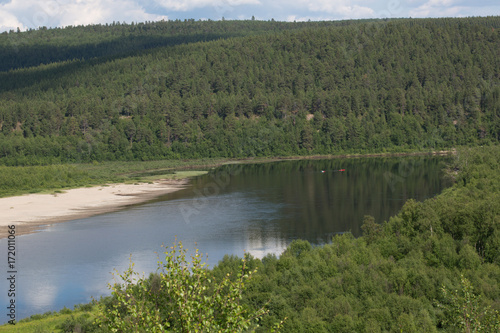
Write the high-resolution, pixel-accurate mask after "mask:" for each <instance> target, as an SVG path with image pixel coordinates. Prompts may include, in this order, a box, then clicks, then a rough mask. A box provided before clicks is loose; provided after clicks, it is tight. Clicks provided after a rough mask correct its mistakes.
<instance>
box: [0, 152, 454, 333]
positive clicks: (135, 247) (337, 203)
mask: <svg viewBox="0 0 500 333" xmlns="http://www.w3.org/2000/svg"><path fill="white" fill-rule="evenodd" d="M444 161H445V158H442V157H401V158H354V159H329V160H298V161H281V162H271V163H261V164H244V165H242V164H234V165H226V166H223V167H220V168H217V169H213V170H211V171H210V173H209V174H208V175H204V176H201V177H198V178H195V179H193V180H192V182H191V183H190V185H189V186H188V187H187V188H186V189H184V190H181V191H178V192H175V193H171V194H169V195H166V196H163V197H161V198H157V199H155V200H153V201H151V202H148V203H146V204H141V205H135V206H131V207H128V208H126V209H123V210H121V211H118V212H114V213H109V214H103V215H99V216H94V217H90V218H85V219H79V220H74V221H70V222H66V223H58V224H54V225H51V226H49V227H47V228H44V229H43V230H40V232H38V233H35V234H30V235H23V236H18V237H17V238H16V249H17V253H16V264H17V280H16V314H17V319H21V318H24V317H27V316H30V315H31V314H34V313H44V312H46V311H51V310H60V309H61V308H63V307H64V306H66V307H69V308H72V307H73V305H75V304H78V303H86V302H89V301H90V300H91V297H92V296H94V297H96V298H98V297H99V296H101V295H106V294H109V290H108V287H107V284H108V283H110V282H112V281H113V278H112V275H111V272H112V271H113V269H117V270H118V271H124V270H125V269H126V268H127V267H128V265H129V261H130V258H132V261H133V262H134V263H135V269H136V270H137V271H139V272H145V273H148V272H151V271H154V270H155V268H156V261H157V254H156V253H160V255H161V253H162V248H161V245H162V244H165V245H167V246H168V245H170V244H172V242H173V241H174V240H175V237H177V239H178V240H181V241H182V242H183V243H184V245H185V247H187V248H188V249H192V248H193V247H194V246H195V244H196V246H197V247H198V248H199V249H200V250H201V252H204V253H207V255H208V259H207V261H208V263H209V264H210V265H211V266H213V265H214V264H216V263H217V262H218V261H219V260H220V259H222V257H223V256H224V255H225V254H235V255H238V256H242V255H243V253H244V251H246V252H249V253H250V254H252V255H253V256H256V257H259V258H261V257H263V256H265V255H267V254H276V255H279V254H280V253H281V252H282V251H283V250H284V249H285V248H286V246H287V245H288V244H289V243H290V242H291V241H293V240H294V239H306V240H308V241H310V242H311V243H313V244H315V245H320V244H324V243H325V242H328V241H329V240H330V239H331V237H332V236H334V235H335V234H339V233H344V232H351V233H353V234H354V235H355V236H359V235H360V234H361V224H362V220H363V217H364V215H372V216H374V217H375V220H376V222H378V223H382V222H383V221H385V220H387V219H388V218H389V217H390V216H393V215H395V214H396V213H397V212H398V210H399V209H400V208H401V207H402V205H403V204H404V202H405V201H406V200H408V199H411V198H413V199H416V200H420V201H421V200H425V199H426V198H429V197H432V196H434V195H436V194H438V193H440V192H441V191H442V190H443V189H444V188H445V187H447V186H448V184H447V183H446V182H445V181H444V180H443V175H442V171H441V170H442V168H443V166H444ZM0 248H2V249H4V248H5V249H6V248H7V240H6V239H2V240H0ZM1 266H2V271H3V272H4V274H7V271H8V268H7V258H6V257H5V258H4V259H3V260H2V263H1ZM6 277H8V276H6ZM7 283H8V281H7V279H6V278H4V279H2V283H1V288H2V289H1V290H2V296H1V297H2V299H3V300H5V302H7V301H8V298H7V290H8V287H9V286H8V284H7ZM5 302H2V304H7V303H5ZM7 320H8V318H7V317H6V316H3V320H2V321H0V322H2V323H5V322H7Z"/></svg>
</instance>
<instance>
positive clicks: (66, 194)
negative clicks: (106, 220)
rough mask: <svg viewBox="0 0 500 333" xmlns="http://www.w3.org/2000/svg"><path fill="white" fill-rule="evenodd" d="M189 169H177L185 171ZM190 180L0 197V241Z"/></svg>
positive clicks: (117, 207)
mask: <svg viewBox="0 0 500 333" xmlns="http://www.w3.org/2000/svg"><path fill="white" fill-rule="evenodd" d="M455 153H456V150H454V149H452V150H443V151H432V152H409V153H378V154H377V153H375V154H359V155H358V154H344V155H311V156H287V157H272V158H245V159H230V160H227V161H225V162H223V163H216V164H214V165H212V167H217V166H221V165H225V164H233V163H236V164H237V163H242V164H251V163H269V162H277V161H286V160H308V159H310V160H313V159H335V158H362V157H403V156H424V155H427V156H429V155H430V156H437V155H439V156H444V155H453V154H455ZM186 168H189V167H184V168H180V169H181V170H182V169H186ZM188 183H189V178H182V179H155V180H153V181H152V183H151V182H149V183H145V182H144V181H143V182H139V183H136V184H124V183H118V184H117V183H113V184H106V185H97V186H92V187H80V188H73V189H67V190H63V191H62V192H61V193H52V194H24V195H18V196H13V197H5V198H0V211H1V212H2V219H1V220H0V239H2V238H6V237H7V236H8V228H7V226H9V225H15V226H16V235H18V236H20V235H26V234H31V233H34V232H38V231H40V230H43V229H44V228H46V227H49V226H50V225H51V224H54V223H61V222H68V221H71V220H76V219H81V218H86V217H90V216H96V215H100V214H104V213H110V212H114V211H118V210H120V209H123V208H125V207H127V206H131V205H134V204H140V203H144V202H147V201H150V200H152V199H154V198H157V197H159V196H162V195H164V194H168V193H172V192H175V191H178V190H181V189H184V188H186V185H187V184H188Z"/></svg>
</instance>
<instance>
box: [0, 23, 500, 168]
mask: <svg viewBox="0 0 500 333" xmlns="http://www.w3.org/2000/svg"><path fill="white" fill-rule="evenodd" d="M499 26H500V17H488V18H467V19H424V20H412V19H402V20H393V21H384V20H375V21H366V22H365V21H346V22H342V21H341V22H311V23H301V24H299V23H283V22H259V21H221V22H213V21H209V22H195V21H192V20H191V21H185V22H160V23H151V24H138V25H113V26H108V27H105V26H90V27H77V28H67V29H55V30H38V31H30V32H23V33H19V35H20V36H21V37H19V38H20V40H29V37H30V36H33V41H31V40H29V41H28V42H26V45H24V44H22V43H18V45H21V46H18V47H17V51H16V49H15V47H14V48H11V49H8V48H7V49H8V50H10V51H7V52H6V53H5V54H6V55H5V54H4V55H3V56H2V57H4V58H3V59H2V61H1V62H0V63H2V64H4V65H3V66H4V67H3V70H4V72H2V73H0V101H1V104H0V123H1V134H0V163H4V164H10V165H17V164H38V163H53V162H71V161H89V160H115V159H161V158H187V157H190V158H196V157H205V156H206V157H215V156H227V157H243V156H268V155H291V154H295V155H296V154H328V153H338V152H343V151H357V152H376V151H384V150H408V149H429V148H445V147H451V146H454V145H467V144H478V143H481V144H488V143H491V142H494V143H495V142H498V140H499V138H500V86H499V83H500V60H499V59H500V58H499V57H498V55H499V54H500V36H499V33H498V28H499ZM92 29H94V30H96V31H97V33H95V34H93V33H92ZM155 29H156V30H155ZM11 35H16V33H11V34H6V35H5V34H4V35H3V36H2V38H3V39H0V45H5V43H8V41H9V38H14V37H12V36H11ZM51 35H53V37H50V36H51ZM2 43H3V44H2ZM14 45H15V44H14ZM24 47H25V48H24ZM37 48H40V50H42V51H41V52H39V53H36V52H35V53H33V52H31V51H32V50H34V49H37ZM30 50H31V51H30ZM9 52H10V53H9ZM34 54H40V56H39V57H37V56H33V57H31V56H29V55H34ZM16 55H18V56H16ZM4 59H5V60H4ZM73 59H75V60H73ZM76 59H77V60H76ZM49 62H51V63H50V64H46V65H37V64H42V63H49ZM32 65H37V66H34V67H29V68H21V67H26V66H32ZM9 68H18V69H16V70H10V71H6V70H7V69H9Z"/></svg>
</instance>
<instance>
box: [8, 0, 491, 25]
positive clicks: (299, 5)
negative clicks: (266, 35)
mask: <svg viewBox="0 0 500 333" xmlns="http://www.w3.org/2000/svg"><path fill="white" fill-rule="evenodd" d="M488 15H500V0H292V1H285V0H267V1H265V0H0V32H1V31H8V30H10V29H13V30H16V29H17V28H18V27H19V28H20V29H21V30H25V29H28V28H38V27H40V26H46V27H63V26H68V25H73V26H74V25H87V24H95V23H111V22H113V21H120V22H127V23H130V22H132V21H133V22H144V21H157V20H162V19H163V20H167V19H171V20H175V19H182V20H183V19H189V18H194V19H196V20H198V19H212V20H220V19H221V18H222V17H224V18H225V19H250V18H251V17H252V16H255V18H256V19H259V20H270V19H272V18H274V19H275V20H278V21H294V20H296V21H307V20H313V21H314V20H342V19H359V18H385V17H466V16H488Z"/></svg>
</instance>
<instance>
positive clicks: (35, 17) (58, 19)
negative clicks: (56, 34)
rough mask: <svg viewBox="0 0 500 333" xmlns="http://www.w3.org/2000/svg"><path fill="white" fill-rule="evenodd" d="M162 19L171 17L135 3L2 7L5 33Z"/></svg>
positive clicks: (66, 1) (36, 1)
mask: <svg viewBox="0 0 500 333" xmlns="http://www.w3.org/2000/svg"><path fill="white" fill-rule="evenodd" d="M162 19H167V17H166V16H163V15H157V14H150V13H147V12H146V10H145V9H144V8H143V7H142V6H140V5H139V4H138V3H137V2H135V1H133V0H125V1H122V0H76V1H74V0H58V1H56V0H41V1H40V0H12V1H10V2H9V3H5V4H0V29H1V30H8V29H9V28H17V27H20V28H21V29H25V28H35V29H36V28H38V27H41V26H47V27H59V26H68V25H87V24H96V23H108V22H113V21H122V22H132V21H137V22H142V21H156V20H162ZM14 26H15V27H14Z"/></svg>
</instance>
